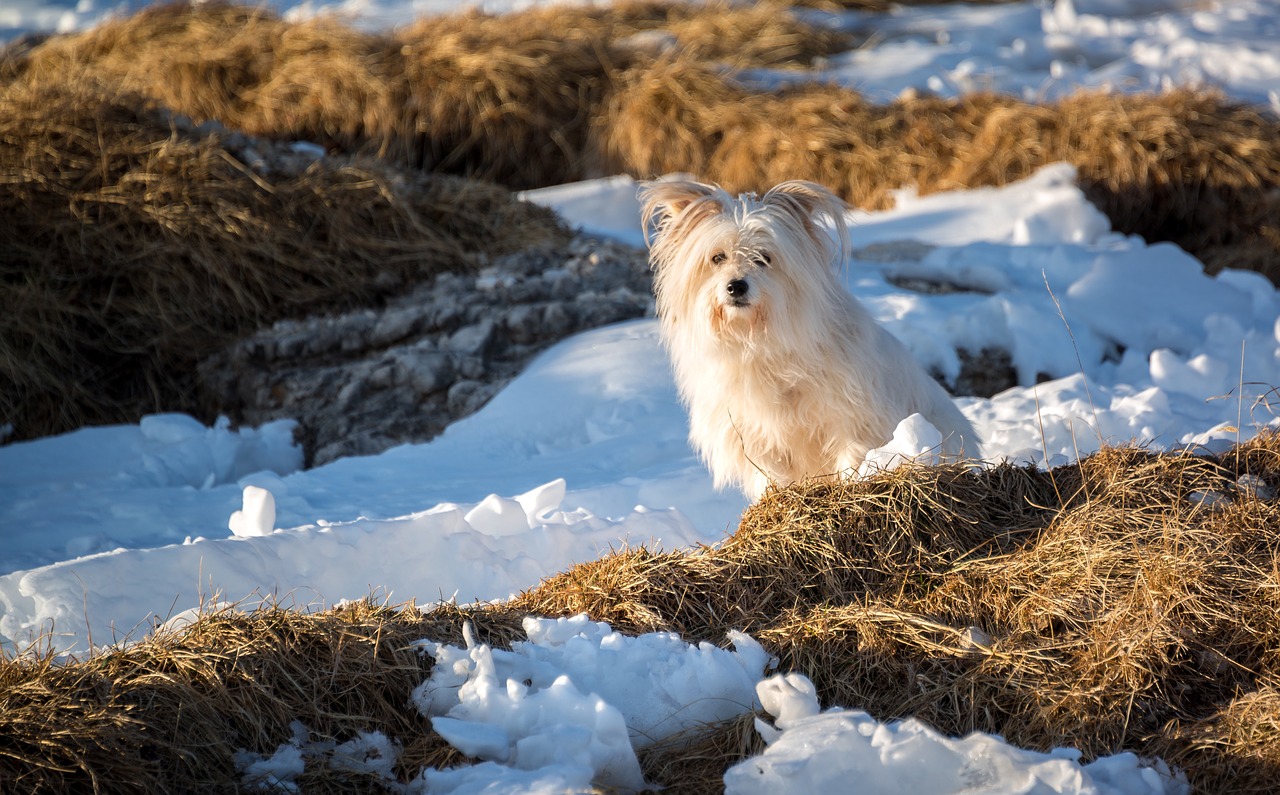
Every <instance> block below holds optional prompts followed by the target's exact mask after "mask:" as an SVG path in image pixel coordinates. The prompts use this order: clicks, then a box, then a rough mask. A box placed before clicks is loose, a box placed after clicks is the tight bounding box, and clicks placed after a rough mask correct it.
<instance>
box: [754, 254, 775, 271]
mask: <svg viewBox="0 0 1280 795" xmlns="http://www.w3.org/2000/svg"><path fill="white" fill-rule="evenodd" d="M756 263H757V264H758V265H759V266H760V267H762V268H767V267H769V266H770V265H772V264H773V257H771V256H769V252H767V251H761V252H760V253H759V254H757V255H756Z"/></svg>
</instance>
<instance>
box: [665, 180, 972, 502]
mask: <svg viewBox="0 0 1280 795" xmlns="http://www.w3.org/2000/svg"><path fill="white" fill-rule="evenodd" d="M640 201H641V205H642V209H641V214H642V223H643V228H644V231H645V235H646V237H647V239H648V240H649V243H650V266H651V267H652V269H653V271H654V294H655V297H656V303H657V313H658V319H659V323H660V327H661V338H662V341H663V344H664V346H665V347H666V349H667V352H668V354H669V355H670V357H671V362H672V369H673V371H674V373H675V379H676V384H677V387H678V389H679V392H680V397H681V400H682V401H683V402H684V404H685V405H686V407H687V408H688V411H689V439H690V442H691V443H692V445H693V447H694V448H695V449H696V450H697V451H698V453H699V455H700V456H701V458H702V459H703V461H704V462H705V463H706V464H707V466H708V468H709V469H710V470H711V474H712V476H713V478H714V481H715V485H716V488H718V489H723V488H724V487H726V486H730V485H734V486H737V487H739V488H741V489H742V490H743V491H744V492H745V493H746V494H747V495H748V496H749V497H751V498H752V499H755V498H758V497H759V496H760V495H761V494H763V493H764V490H765V488H766V487H767V486H768V485H769V483H776V484H779V485H786V484H790V483H794V482H797V481H800V480H803V479H805V478H810V477H830V476H837V475H840V474H849V473H850V472H851V471H855V470H856V469H857V467H858V466H859V464H861V463H862V461H863V459H864V458H865V457H866V454H867V452H868V451H869V450H872V449H874V448H877V447H880V446H882V445H883V444H885V443H886V442H888V441H889V440H890V439H891V438H892V436H893V432H894V429H895V428H896V427H897V425H898V423H899V422H900V421H902V420H903V419H905V418H906V417H908V416H910V415H912V414H914V413H919V414H921V415H923V416H924V418H925V419H927V420H929V422H931V423H933V425H934V427H936V428H937V429H938V430H939V431H940V432H941V433H942V437H943V446H942V450H941V453H942V455H943V456H944V457H946V458H950V459H958V458H961V457H963V456H964V455H965V451H966V450H969V451H974V450H976V449H977V445H978V437H977V434H976V433H975V432H974V429H973V426H972V425H971V424H970V423H969V421H968V420H967V419H966V418H965V416H964V415H963V414H962V413H961V412H960V410H959V409H957V408H956V405H955V403H954V402H952V400H951V398H950V396H949V395H948V394H947V393H946V392H945V391H944V390H943V389H942V387H940V386H939V385H938V383H937V382H936V381H934V380H933V378H931V377H930V376H929V374H928V373H926V372H925V370H924V368H923V367H921V366H920V364H919V363H918V362H917V361H916V360H915V358H914V357H913V356H912V355H911V352H910V351H908V350H907V348H906V346H904V345H903V344H902V343H901V342H899V341H898V339H897V338H895V337H894V336H893V335H892V334H890V333H889V332H888V331H886V330H885V329H884V328H882V327H881V326H880V325H879V324H878V323H876V322H875V320H874V319H873V318H872V317H871V314H870V313H869V312H868V311H867V309H866V308H865V307H864V306H863V305H862V304H861V303H859V302H858V301H857V300H856V299H854V297H853V296H852V295H850V294H849V292H848V291H847V290H846V289H845V288H844V286H843V285H842V284H841V283H840V280H839V278H838V273H837V268H838V266H839V265H840V264H841V263H842V262H843V259H844V252H845V246H846V242H845V241H846V240H847V235H848V230H847V226H846V220H845V213H846V210H847V209H848V208H847V206H846V205H845V203H844V202H843V201H841V200H840V199H839V198H837V197H836V196H835V195H834V194H832V193H831V192H830V191H828V190H827V189H826V188H824V187H822V186H820V185H816V184H814V183H811V182H803V181H799V180H793V181H788V182H783V183H780V184H778V185H777V186H775V187H774V188H772V189H770V190H769V191H768V192H767V193H765V194H764V195H763V196H757V195H756V194H752V193H747V194H743V195H741V196H738V197H736V198H735V197H733V196H731V195H730V194H729V193H727V192H726V191H725V190H724V189H723V188H720V187H719V186H716V185H710V184H705V183H701V182H694V181H689V180H672V181H653V182H646V183H643V184H642V186H641V189H640ZM823 222H825V225H824V224H823Z"/></svg>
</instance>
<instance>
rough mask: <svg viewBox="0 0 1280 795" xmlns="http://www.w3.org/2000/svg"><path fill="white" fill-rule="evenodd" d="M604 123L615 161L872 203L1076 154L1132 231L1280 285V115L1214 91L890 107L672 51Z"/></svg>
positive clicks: (997, 178) (619, 98) (1090, 188)
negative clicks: (754, 84) (770, 83)
mask: <svg viewBox="0 0 1280 795" xmlns="http://www.w3.org/2000/svg"><path fill="white" fill-rule="evenodd" d="M595 129H596V138H595V141H596V144H595V146H596V149H597V150H598V153H599V154H598V156H600V157H601V158H602V162H603V163H604V166H603V170H605V171H625V172H627V173H633V174H640V175H656V174H663V173H668V172H678V171H684V172H689V173H693V174H695V175H698V176H701V177H704V178H706V179H710V180H714V181H716V182H720V183H722V184H724V185H726V186H727V187H728V188H730V189H731V190H759V189H761V188H764V187H768V186H770V185H772V184H775V183H776V182H779V181H781V180H784V179H794V178H803V179H810V180H814V181H817V182H820V183H823V184H825V185H827V186H829V187H831V188H832V189H834V190H835V191H836V192H837V193H839V194H840V195H841V196H843V197H844V198H845V199H847V200H849V201H850V202H851V203H853V204H855V205H857V206H859V207H863V208H868V209H881V208H885V207H889V206H892V203H893V200H892V196H891V195H890V192H891V191H893V190H895V189H897V188H899V187H902V186H914V187H916V188H917V189H918V190H920V191H921V192H922V193H931V192H934V191H941V190H952V189H957V188H970V187H980V186H991V185H1003V184H1007V183H1009V182H1012V181H1015V180H1018V179H1022V178H1025V177H1027V176H1030V175H1031V174H1032V173H1033V172H1034V171H1035V170H1036V169H1037V168H1039V167H1041V166H1043V165H1046V164H1049V163H1053V162H1058V161H1067V162H1070V163H1072V164H1074V165H1075V166H1076V168H1077V169H1078V171H1079V174H1080V184H1081V186H1082V188H1083V189H1084V190H1085V192H1086V193H1087V194H1088V195H1089V197H1090V198H1091V199H1092V200H1093V201H1094V202H1095V203H1097V204H1098V205H1099V207H1100V208H1101V209H1102V210H1103V212H1104V213H1106V214H1107V216H1108V217H1109V218H1110V219H1111V221H1112V223H1113V225H1114V226H1115V228H1116V229H1118V230H1120V231H1122V232H1126V233H1132V234H1139V235H1142V236H1143V237H1145V238H1147V239H1148V240H1172V241H1174V242H1176V243H1178V244H1179V245H1181V246H1182V247H1184V248H1186V249H1187V250H1189V251H1191V252H1192V253H1194V254H1196V255H1197V256H1199V257H1201V259H1202V260H1203V261H1205V262H1206V264H1207V265H1209V267H1210V270H1211V271H1216V270H1218V269H1220V268H1221V267H1223V266H1227V265H1229V266H1232V267H1245V268H1249V269H1252V270H1256V271H1260V272H1262V273H1264V274H1266V275H1267V276H1269V277H1270V278H1271V279H1272V280H1273V281H1274V282H1276V283H1277V284H1280V123H1278V122H1276V121H1275V120H1274V119H1269V118H1267V117H1265V116H1264V115H1263V114H1262V113H1261V112H1260V111H1257V110H1254V109H1252V108H1248V107H1244V106H1240V105H1233V104H1231V103H1229V102H1227V101H1225V100H1223V99H1221V98H1219V97H1215V96H1212V95H1206V94H1198V93H1194V92H1189V91H1176V92H1170V93H1167V94H1161V95H1110V94H1100V93H1080V94H1075V95H1072V96H1069V97H1067V98H1065V99H1062V100H1060V101H1058V102H1056V103H1052V104H1047V105H1033V104H1029V103H1026V102H1022V101H1020V100H1017V99H1014V98H1012V97H1007V96H999V95H974V96H969V97H965V98H962V99H959V100H944V99H939V98H932V97H914V98H904V99H899V100H896V101H894V102H892V103H890V104H887V105H875V104H872V103H869V102H867V101H865V100H864V99H862V98H861V97H860V96H859V95H858V94H857V93H855V92H852V91H848V90H846V89H843V88H839V87H836V86H828V85H819V84H806V85H799V86H794V87H791V88H788V89H784V90H781V91H778V92H762V91H757V90H753V89H750V88H747V87H744V86H741V85H738V84H736V83H734V82H733V81H732V79H729V78H726V77H725V76H724V75H722V74H721V73H720V72H719V71H717V70H714V69H709V68H708V67H707V66H706V65H704V64H700V63H697V62H694V61H692V60H688V59H670V60H666V61H664V62H660V63H657V64H652V65H646V66H643V67H638V68H635V69H632V70H630V71H628V72H626V73H625V74H623V75H622V76H620V77H619V78H618V80H617V81H616V87H615V90H614V91H613V92H612V93H611V94H610V96H609V99H608V104H607V106H605V107H604V108H603V109H602V111H601V113H600V115H599V117H598V118H597V120H596V124H595Z"/></svg>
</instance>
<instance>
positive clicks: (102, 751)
mask: <svg viewBox="0 0 1280 795" xmlns="http://www.w3.org/2000/svg"><path fill="white" fill-rule="evenodd" d="M463 618H464V616H463V614H462V613H461V612H459V611H457V610H453V609H448V608H441V609H437V610H435V611H433V612H432V613H430V614H423V613H421V612H419V611H417V610H415V609H414V608H412V607H403V608H400V609H396V610H392V609H388V608H385V607H383V606H379V605H376V604H373V603H370V602H360V603H354V604H351V605H348V606H346V607H344V608H340V609H337V610H333V611H329V612H325V613H313V614H305V613H303V612H300V611H297V610H291V609H285V608H284V607H281V606H278V605H275V604H270V605H266V606H264V607H262V608H260V609H258V610H255V611H253V612H251V613H247V614H246V613H241V612H239V611H238V610H235V609H222V610H216V611H211V612H209V613H206V614H205V615H204V616H203V617H201V618H200V620H199V621H197V622H196V623H194V624H193V625H191V626H190V627H189V628H187V629H185V630H182V631H180V632H166V633H161V634H158V635H155V636H152V637H150V638H147V639H146V640H144V641H142V642H141V643H138V644H136V645H133V646H131V647H129V648H128V649H127V650H124V651H114V652H105V653H99V654H98V655H96V656H94V657H92V658H91V659H89V660H86V661H84V662H79V663H72V664H64V663H59V662H56V661H55V660H54V659H53V658H51V657H50V656H48V655H45V656H42V657H39V658H31V657H26V658H22V659H20V660H13V659H0V738H3V741H2V742H0V789H3V790H4V791H6V792H19V791H21V792H31V793H38V792H41V793H42V792H48V793H65V792H88V791H93V792H110V793H126V792H136V793H170V792H220V791H228V792H230V791H237V790H238V786H237V785H238V783H239V778H240V777H239V775H238V774H237V773H236V770H235V764H234V760H233V755H234V753H235V752H236V751H237V750H241V749H246V750H250V751H255V752H258V753H263V754H266V755H270V754H271V753H272V752H273V751H274V750H275V749H276V747H277V746H278V745H280V744H281V743H284V742H287V741H288V740H289V737H290V727H289V724H290V723H291V722H292V721H295V720H297V721H301V722H302V723H303V724H305V725H306V727H307V728H308V729H309V730H310V732H311V738H312V739H313V740H320V739H330V740H336V741H338V742H344V741H346V740H349V739H351V738H352V737H354V736H355V735H356V733H357V732H361V731H381V732H384V733H385V734H387V735H388V736H390V737H393V738H395V739H396V740H397V741H398V742H400V743H401V744H402V746H403V749H402V752H401V755H400V758H399V770H398V772H399V773H400V774H401V777H402V778H403V779H404V780H408V779H410V778H412V777H413V776H415V775H416V774H417V773H418V772H419V771H420V770H421V769H422V768H423V767H424V766H435V767H443V766H449V765H454V764H458V763H460V762H462V761H465V757H463V756H462V755H461V754H460V753H458V752H457V751H455V750H454V749H453V748H451V747H450V746H449V745H448V744H447V743H445V742H444V741H443V740H442V739H441V738H440V737H439V735H436V734H433V733H432V732H431V731H430V724H429V723H428V722H427V720H426V719H425V718H422V717H420V716H419V715H418V714H417V713H416V711H414V710H413V709H412V708H411V707H409V706H408V698H409V694H410V693H411V692H412V690H413V689H414V688H415V687H417V686H418V685H419V684H421V683H422V682H423V681H425V680H426V678H427V677H428V676H429V675H430V670H431V664H432V663H431V659H430V657H424V656H421V655H419V653H418V652H417V650H416V649H415V647H414V646H413V645H412V644H413V642H414V641H416V640H419V639H421V638H423V637H428V636H431V637H435V636H439V637H441V638H449V639H455V638H456V639H458V640H457V641H456V642H460V638H461V622H462V620H463ZM470 620H472V621H474V622H476V623H478V625H479V629H480V631H481V635H482V636H483V637H486V638H487V639H490V640H493V639H494V637H493V636H492V635H490V630H491V628H492V631H493V632H494V633H496V635H497V639H498V640H499V641H500V640H501V638H504V637H509V636H510V635H511V634H513V632H515V631H517V630H518V628H519V620H518V619H511V620H507V621H506V623H505V624H504V622H503V618H502V617H501V614H500V613H498V612H493V613H491V614H485V615H479V616H474V617H471V619H470ZM512 626H514V628H515V629H512ZM298 784H299V785H300V786H301V787H302V791H304V792H352V793H358V792H377V791H381V788H380V787H379V786H378V784H377V781H376V779H374V778H372V777H371V776H369V774H359V773H354V772H351V771H349V770H340V769H332V768H329V767H327V766H324V765H308V771H307V773H305V774H304V775H303V776H301V777H299V779H298Z"/></svg>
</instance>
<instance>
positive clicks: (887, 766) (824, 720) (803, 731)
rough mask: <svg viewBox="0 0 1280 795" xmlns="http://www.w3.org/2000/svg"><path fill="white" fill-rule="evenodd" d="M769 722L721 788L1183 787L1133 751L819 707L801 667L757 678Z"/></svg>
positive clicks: (755, 794) (1031, 794)
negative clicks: (962, 733)
mask: <svg viewBox="0 0 1280 795" xmlns="http://www.w3.org/2000/svg"><path fill="white" fill-rule="evenodd" d="M756 689H757V692H759V694H760V700H761V701H762V702H763V704H764V708H765V710H766V711H767V712H769V713H770V714H771V715H773V716H774V717H775V720H774V725H773V726H769V725H768V724H767V723H765V722H764V721H761V720H760V719H758V718H757V719H756V728H757V730H758V731H759V732H760V734H761V737H762V738H763V739H764V741H765V742H766V743H767V745H768V747H767V748H766V749H765V751H764V753H762V754H760V755H758V756H755V757H753V758H751V759H747V760H745V761H742V762H739V763H738V764H736V765H734V766H733V767H731V768H730V769H729V770H728V772H727V773H725V777H724V779H725V793H726V795H788V793H796V794H797V795H802V794H803V793H811V792H842V791H847V789H848V786H849V782H850V781H853V780H856V781H857V782H858V790H857V791H858V793H859V794H860V795H898V793H902V792H929V793H936V794H937V795H949V794H950V793H956V794H957V795H959V793H979V792H982V793H995V792H999V793H1009V794H1012V793H1019V794H1022V793H1025V794H1026V795H1051V794H1053V795H1119V794H1120V793H1129V794H1130V795H1161V794H1162V793H1169V794H1170V795H1172V793H1189V792H1190V788H1189V787H1188V786H1187V785H1186V782H1185V781H1183V780H1180V779H1179V778H1177V777H1176V776H1174V775H1171V773H1170V771H1169V770H1168V769H1167V768H1166V767H1164V766H1161V765H1155V766H1152V765H1145V764H1143V763H1142V762H1141V761H1140V760H1139V759H1138V758H1137V757H1136V756H1134V755H1133V754H1130V753H1119V754H1115V755H1112V756H1106V757H1101V758H1099V759H1096V760H1094V761H1093V762H1090V763H1089V764H1087V765H1082V764H1080V762H1079V759H1080V754H1079V752H1077V751H1074V750H1072V749H1069V748H1059V749H1055V750H1053V751H1050V752H1049V753H1047V754H1045V753H1038V752H1035V751H1026V750H1023V749H1020V748H1015V747H1013V746H1011V745H1009V744H1007V743H1005V742H1004V741H1003V740H1002V739H1001V738H999V737H997V736H995V735H990V734H983V733H980V732H975V733H973V734H970V735H968V736H966V737H962V738H959V739H956V738H949V737H945V736H943V735H941V734H939V733H938V732H936V731H934V730H933V729H931V728H929V727H928V726H926V725H925V724H923V723H921V722H920V721H917V720H914V719H907V720H903V721H894V722H891V723H880V722H878V721H876V720H875V719H874V718H872V717H871V716H870V715H868V714H867V713H865V712H861V711H854V710H850V711H845V710H842V709H839V708H835V709H831V710H828V711H826V712H819V710H818V699H817V697H816V695H815V693H814V687H813V684H812V683H811V682H810V681H809V680H808V679H806V678H805V677H804V676H802V675H800V674H787V675H782V674H779V675H775V676H773V677H771V678H769V679H766V680H764V681H763V682H761V683H760V684H759V685H758V686H757V688H756Z"/></svg>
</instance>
